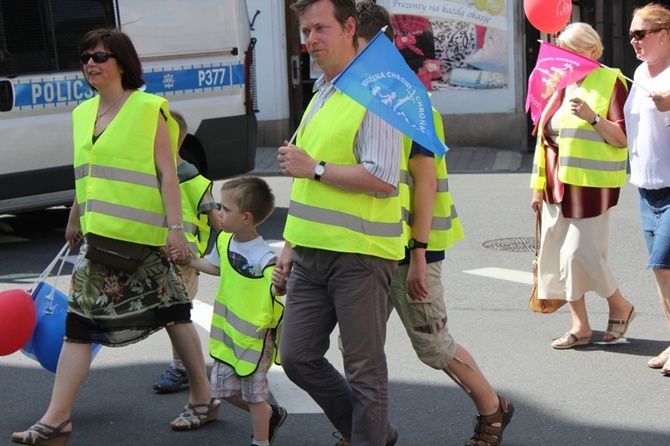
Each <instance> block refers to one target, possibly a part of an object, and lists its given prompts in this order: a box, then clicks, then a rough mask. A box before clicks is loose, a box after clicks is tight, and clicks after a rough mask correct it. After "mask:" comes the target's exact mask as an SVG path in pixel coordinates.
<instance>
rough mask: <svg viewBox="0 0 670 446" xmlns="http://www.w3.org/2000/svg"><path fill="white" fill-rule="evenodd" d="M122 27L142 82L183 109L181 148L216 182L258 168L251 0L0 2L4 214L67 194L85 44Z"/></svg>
mask: <svg viewBox="0 0 670 446" xmlns="http://www.w3.org/2000/svg"><path fill="white" fill-rule="evenodd" d="M113 26H116V27H119V28H121V29H122V30H123V31H124V32H125V33H127V34H128V35H129V36H130V37H131V39H132V40H133V43H134V44H135V47H136V48H137V51H138V53H139V55H140V59H141V61H142V68H143V70H144V79H145V80H146V82H147V84H146V91H147V92H150V93H155V94H158V95H161V96H164V97H166V98H167V99H168V100H169V101H170V108H171V109H177V110H179V111H180V112H182V114H183V115H184V117H185V118H186V121H187V122H188V126H189V136H188V137H187V140H186V142H185V143H184V146H183V148H182V151H181V155H182V156H183V157H184V158H185V159H187V160H189V161H191V162H192V163H194V164H196V165H197V166H198V167H199V168H200V171H201V173H202V174H203V175H205V176H206V177H208V178H210V179H212V180H216V179H221V178H225V177H228V176H232V175H237V174H240V173H244V172H248V171H250V170H252V169H253V167H254V160H255V153H256V131H257V123H256V116H255V112H256V111H257V110H255V104H256V98H255V91H256V83H255V67H254V61H253V53H254V51H253V50H254V44H255V39H252V38H251V37H250V31H249V17H248V13H247V7H246V2H245V0H188V1H184V0H162V1H160V2H156V1H149V0H31V1H25V0H0V214H2V213H15V212H21V211H29V210H35V209H41V208H45V207H49V206H54V205H63V204H66V205H67V204H71V203H72V200H73V198H74V190H73V189H74V176H73V169H72V159H73V148H72V124H71V112H72V110H73V109H74V108H75V107H76V106H77V105H78V104H79V103H81V102H82V101H84V100H86V99H88V98H90V97H92V96H93V92H92V91H91V90H90V89H89V87H88V84H87V83H86V81H85V79H84V76H83V74H82V72H81V61H80V55H79V54H78V50H77V48H78V45H79V42H80V41H81V38H82V37H83V36H84V34H86V32H88V31H90V30H92V29H95V28H99V27H113Z"/></svg>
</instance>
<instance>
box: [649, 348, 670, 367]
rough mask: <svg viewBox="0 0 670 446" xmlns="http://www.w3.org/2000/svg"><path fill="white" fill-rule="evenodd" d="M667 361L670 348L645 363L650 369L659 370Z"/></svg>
mask: <svg viewBox="0 0 670 446" xmlns="http://www.w3.org/2000/svg"><path fill="white" fill-rule="evenodd" d="M668 359H670V347H668V348H666V349H665V350H663V351H662V352H661V353H660V354H659V355H658V356H654V357H653V358H651V359H650V360H649V361H647V365H648V366H649V367H651V368H652V369H660V368H661V367H663V366H664V365H665V364H666V363H667V362H668Z"/></svg>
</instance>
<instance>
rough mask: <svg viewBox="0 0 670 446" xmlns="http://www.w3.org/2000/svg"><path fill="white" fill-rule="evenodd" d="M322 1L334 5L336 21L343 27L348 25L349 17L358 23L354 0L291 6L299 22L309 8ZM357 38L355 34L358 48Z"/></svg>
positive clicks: (303, 0)
mask: <svg viewBox="0 0 670 446" xmlns="http://www.w3.org/2000/svg"><path fill="white" fill-rule="evenodd" d="M320 1H328V2H330V3H331V4H332V5H333V15H334V16H335V20H337V21H338V22H339V24H340V25H341V26H342V27H344V25H345V24H346V23H347V20H349V17H353V19H354V21H356V17H357V15H356V2H355V1H354V0H297V1H296V2H295V3H293V4H292V5H291V9H293V11H295V14H296V15H297V16H298V20H299V19H300V16H302V14H303V13H304V12H305V10H306V9H307V8H308V7H310V6H312V5H313V4H315V3H319V2H320ZM356 37H357V36H356V34H354V45H356V46H358V40H357V39H356Z"/></svg>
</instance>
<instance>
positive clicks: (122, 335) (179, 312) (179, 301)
mask: <svg viewBox="0 0 670 446" xmlns="http://www.w3.org/2000/svg"><path fill="white" fill-rule="evenodd" d="M86 249H87V245H86V243H84V244H83V245H82V247H81V250H80V252H79V256H78V257H77V260H76V261H75V265H74V269H73V271H72V283H71V286H70V296H69V301H68V314H67V319H66V323H65V339H66V340H67V341H70V342H81V343H90V342H96V343H99V344H102V345H106V346H109V347H121V346H124V345H128V344H132V343H134V342H138V341H140V340H142V339H145V338H146V337H147V336H149V335H150V334H151V333H154V332H156V331H158V330H160V329H161V328H163V327H165V326H167V325H171V324H174V323H190V322H191V303H190V301H189V299H188V297H187V295H186V288H185V286H184V281H183V278H182V275H181V272H180V268H179V266H177V265H176V264H174V263H173V262H171V261H170V260H169V259H168V257H167V255H166V251H165V249H164V248H154V249H151V250H146V251H145V254H144V257H143V258H142V259H141V261H140V266H139V268H138V269H137V271H135V272H134V273H131V274H128V273H124V272H122V271H117V270H114V269H110V268H107V267H105V266H103V265H100V264H98V263H94V262H91V261H90V260H88V259H86V258H85V254H86Z"/></svg>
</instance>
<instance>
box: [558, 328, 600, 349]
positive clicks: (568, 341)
mask: <svg viewBox="0 0 670 446" xmlns="http://www.w3.org/2000/svg"><path fill="white" fill-rule="evenodd" d="M590 342H591V338H590V337H589V338H580V337H579V336H577V335H576V334H574V333H573V332H571V331H569V332H567V333H566V334H564V335H563V336H561V337H560V338H556V339H554V342H552V343H551V346H552V347H554V348H555V349H557V350H565V349H568V348H573V347H579V346H580V345H588V344H589V343H590Z"/></svg>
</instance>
